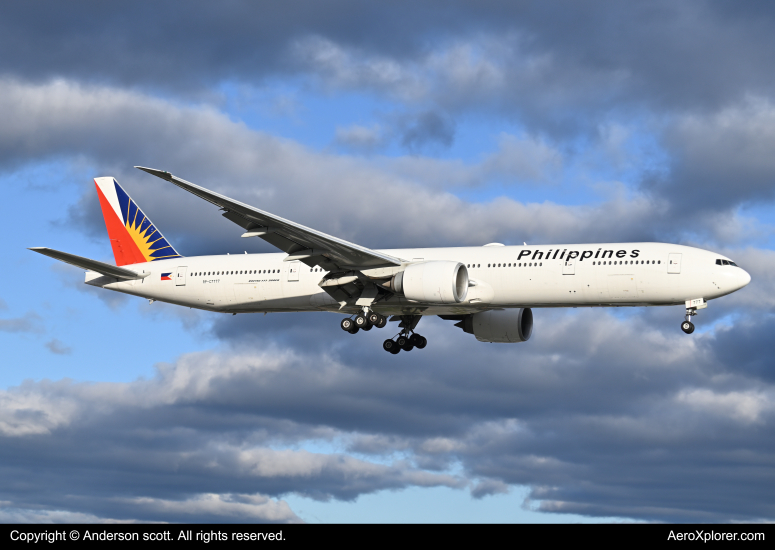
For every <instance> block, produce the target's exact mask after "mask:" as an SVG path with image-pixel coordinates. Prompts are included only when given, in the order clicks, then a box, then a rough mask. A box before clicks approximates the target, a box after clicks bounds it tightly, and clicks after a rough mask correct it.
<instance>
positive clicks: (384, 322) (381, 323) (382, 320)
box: [376, 315, 388, 328]
mask: <svg viewBox="0 0 775 550" xmlns="http://www.w3.org/2000/svg"><path fill="white" fill-rule="evenodd" d="M387 323H388V319H387V317H385V316H384V315H380V316H379V323H377V325H376V326H377V328H385V325H387Z"/></svg>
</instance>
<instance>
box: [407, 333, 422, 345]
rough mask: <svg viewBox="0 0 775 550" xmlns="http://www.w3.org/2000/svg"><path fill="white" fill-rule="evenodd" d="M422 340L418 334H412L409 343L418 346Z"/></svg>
mask: <svg viewBox="0 0 775 550" xmlns="http://www.w3.org/2000/svg"><path fill="white" fill-rule="evenodd" d="M421 338H422V336H420V335H419V334H417V333H414V334H412V335H411V336H410V337H409V341H410V342H411V343H412V345H414V346H416V345H417V344H419V343H420V342H421V341H422V340H421Z"/></svg>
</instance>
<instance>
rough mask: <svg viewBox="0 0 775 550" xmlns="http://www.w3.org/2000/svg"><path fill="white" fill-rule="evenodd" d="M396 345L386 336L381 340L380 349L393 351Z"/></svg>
mask: <svg viewBox="0 0 775 550" xmlns="http://www.w3.org/2000/svg"><path fill="white" fill-rule="evenodd" d="M397 347H398V346H397V345H396V342H395V340H391V339H389V338H388V339H387V340H385V341H384V342H382V349H384V350H385V351H388V352H390V353H393V350H394V349H395V348H397Z"/></svg>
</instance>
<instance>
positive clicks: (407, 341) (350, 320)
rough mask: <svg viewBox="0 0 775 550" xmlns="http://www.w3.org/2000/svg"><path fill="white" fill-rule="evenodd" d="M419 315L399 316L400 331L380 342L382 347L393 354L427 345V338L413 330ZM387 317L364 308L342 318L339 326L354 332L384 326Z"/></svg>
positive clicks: (418, 320) (346, 330) (419, 317)
mask: <svg viewBox="0 0 775 550" xmlns="http://www.w3.org/2000/svg"><path fill="white" fill-rule="evenodd" d="M420 319H421V316H420V315H404V316H402V317H401V324H400V325H399V326H400V327H401V332H399V333H398V335H396V336H395V337H393V338H389V339H387V340H385V341H384V342H383V343H382V349H384V350H385V351H388V352H390V353H392V354H393V355H395V354H396V353H399V352H400V351H401V350H404V351H412V350H413V349H414V348H417V349H423V348H424V347H425V346H427V345H428V340H427V339H426V338H425V337H424V336H420V335H419V334H417V333H416V332H414V327H416V326H417V323H419V322H420ZM387 322H388V319H387V317H385V316H384V315H382V314H381V313H377V312H376V311H370V310H364V311H363V313H359V314H358V315H356V316H355V317H346V318H345V319H342V322H341V324H340V326H341V327H342V330H344V331H345V332H349V333H350V334H355V333H356V332H358V331H360V330H371V329H372V327H377V328H384V327H385V325H387Z"/></svg>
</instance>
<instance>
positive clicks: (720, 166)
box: [645, 99, 775, 212]
mask: <svg viewBox="0 0 775 550" xmlns="http://www.w3.org/2000/svg"><path fill="white" fill-rule="evenodd" d="M773 128H775V106H773V103H772V102H771V101H769V100H763V99H749V100H748V101H745V102H743V103H740V104H738V105H734V106H730V107H727V108H725V109H721V110H719V111H718V112H715V113H712V114H709V115H705V116H700V115H686V116H683V117H679V118H678V119H677V120H676V121H675V122H674V123H673V124H671V125H670V127H669V128H667V129H666V131H665V134H664V141H665V146H666V149H667V150H669V151H670V152H671V157H672V159H671V166H670V169H669V171H668V172H666V173H664V174H661V175H659V176H654V177H651V178H648V179H647V180H646V185H645V186H646V188H649V189H651V190H652V191H654V192H657V193H658V194H659V195H661V196H666V195H669V196H670V197H671V198H672V203H673V205H674V207H675V208H676V209H677V210H680V211H683V212H687V211H689V212H691V211H694V212H696V211H698V210H719V209H724V208H728V207H729V206H730V205H741V204H742V205H746V204H747V205H750V204H756V203H761V202H762V201H766V202H771V201H772V200H773V198H775V161H774V160H773V156H772V154H771V152H772V150H773V147H775V130H774V129H773Z"/></svg>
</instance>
